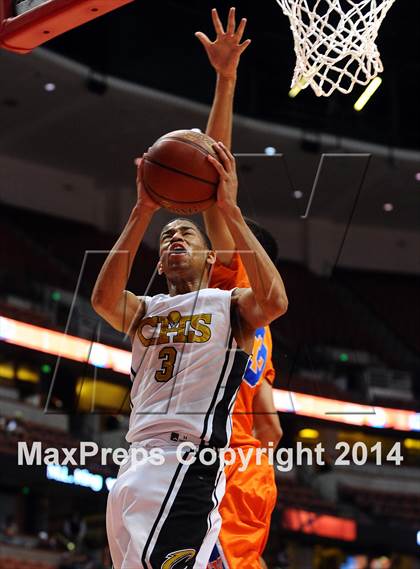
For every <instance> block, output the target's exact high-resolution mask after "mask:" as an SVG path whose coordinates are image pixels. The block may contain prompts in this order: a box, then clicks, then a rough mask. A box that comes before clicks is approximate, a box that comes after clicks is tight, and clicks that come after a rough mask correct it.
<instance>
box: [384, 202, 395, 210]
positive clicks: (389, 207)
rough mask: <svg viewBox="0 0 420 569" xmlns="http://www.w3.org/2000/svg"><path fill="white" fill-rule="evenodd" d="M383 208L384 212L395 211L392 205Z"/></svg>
mask: <svg viewBox="0 0 420 569" xmlns="http://www.w3.org/2000/svg"><path fill="white" fill-rule="evenodd" d="M383 208H384V211H392V210H393V209H394V206H393V204H392V203H384V205H383Z"/></svg>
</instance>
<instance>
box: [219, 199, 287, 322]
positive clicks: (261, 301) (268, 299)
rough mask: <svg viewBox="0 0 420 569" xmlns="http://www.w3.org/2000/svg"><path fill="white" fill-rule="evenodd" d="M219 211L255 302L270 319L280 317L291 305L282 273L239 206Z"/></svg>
mask: <svg viewBox="0 0 420 569" xmlns="http://www.w3.org/2000/svg"><path fill="white" fill-rule="evenodd" d="M220 211H221V213H222V215H223V218H224V220H225V222H226V225H227V227H228V229H229V231H230V233H231V235H232V237H233V240H234V243H235V247H236V249H237V250H238V251H239V253H240V255H241V259H242V262H243V264H244V265H245V269H246V272H247V275H248V278H249V282H250V287H251V289H252V291H253V293H254V296H255V300H256V302H257V303H258V305H259V306H260V307H261V308H262V309H263V310H264V312H265V314H266V315H267V317H268V320H269V321H272V320H274V319H275V318H278V317H279V316H281V315H282V314H284V313H285V312H286V310H287V305H288V301H287V295H286V289H285V286H284V283H283V280H282V278H281V276H280V273H279V272H278V270H277V269H276V267H275V266H274V264H273V262H272V261H271V259H270V257H269V256H268V255H267V253H266V252H265V250H264V248H263V247H262V246H261V245H260V243H259V242H258V239H257V238H256V237H255V236H254V235H253V233H252V231H251V230H250V229H249V227H248V226H247V224H246V222H245V220H244V218H243V216H242V213H241V210H240V209H239V207H238V206H237V205H235V206H230V207H225V208H222V209H221V210H220Z"/></svg>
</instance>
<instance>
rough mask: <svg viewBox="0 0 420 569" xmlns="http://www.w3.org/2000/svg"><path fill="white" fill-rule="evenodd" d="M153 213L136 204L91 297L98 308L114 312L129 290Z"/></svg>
mask: <svg viewBox="0 0 420 569" xmlns="http://www.w3.org/2000/svg"><path fill="white" fill-rule="evenodd" d="M152 216H153V211H152V210H150V209H149V208H147V207H143V206H142V205H141V204H137V205H136V206H135V207H134V208H133V210H132V212H131V215H130V217H129V219H128V222H127V224H126V226H125V228H124V230H123V232H122V233H121V235H120V237H119V239H118V241H117V242H116V243H115V245H114V247H113V248H112V250H111V251H110V252H109V254H108V256H107V258H106V260H105V262H104V264H103V266H102V269H101V271H100V273H99V275H98V278H97V280H96V283H95V287H94V289H93V293H92V304H93V306H96V307H104V308H105V307H106V308H113V307H114V306H115V304H116V303H117V302H118V300H119V299H120V298H121V294H122V293H123V291H124V290H125V288H126V285H127V282H128V279H129V276H130V273H131V269H132V266H133V262H134V258H135V256H136V254H137V251H138V248H139V246H140V243H141V241H142V239H143V236H144V234H145V232H146V229H147V227H148V226H149V223H150V220H151V219H152Z"/></svg>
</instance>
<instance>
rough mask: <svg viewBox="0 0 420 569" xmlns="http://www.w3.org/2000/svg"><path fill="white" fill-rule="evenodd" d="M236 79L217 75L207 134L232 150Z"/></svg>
mask: <svg viewBox="0 0 420 569" xmlns="http://www.w3.org/2000/svg"><path fill="white" fill-rule="evenodd" d="M235 87H236V78H233V77H223V76H221V75H217V82H216V90H215V93H214V99H213V104H212V107H211V110H210V115H209V118H208V121H207V127H206V134H208V135H209V136H211V137H212V138H213V139H214V140H215V141H216V142H223V144H224V145H225V146H227V148H229V149H230V147H231V144H232V115H233V99H234V96H235Z"/></svg>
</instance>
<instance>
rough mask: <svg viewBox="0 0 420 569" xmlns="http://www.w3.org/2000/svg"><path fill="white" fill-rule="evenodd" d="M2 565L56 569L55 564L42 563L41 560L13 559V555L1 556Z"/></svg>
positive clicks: (4, 567) (5, 567) (14, 568)
mask: <svg viewBox="0 0 420 569" xmlns="http://www.w3.org/2000/svg"><path fill="white" fill-rule="evenodd" d="M0 567H1V568H2V569H55V568H56V566H55V565H50V564H48V563H41V562H39V561H26V560H25V561H24V560H21V559H13V558H11V557H3V558H0Z"/></svg>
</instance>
